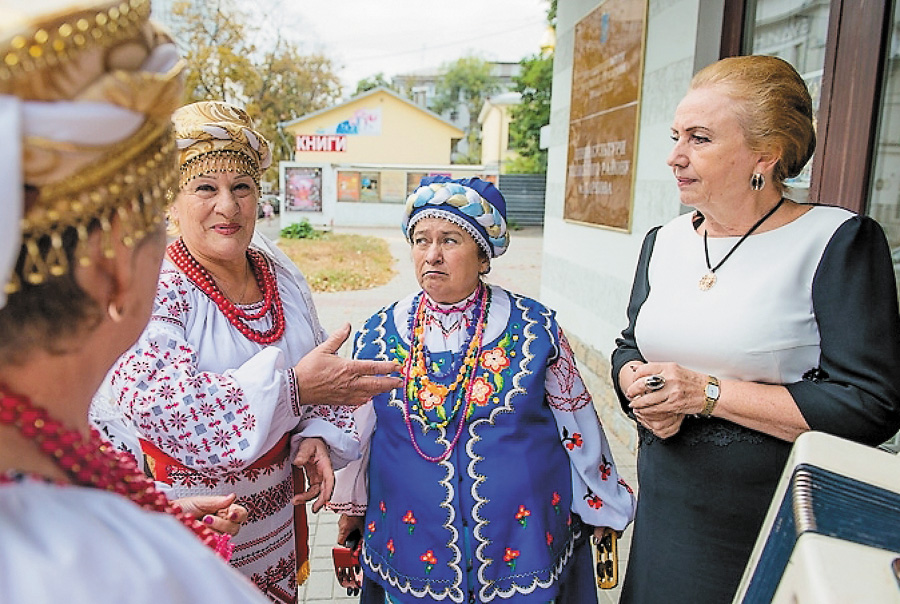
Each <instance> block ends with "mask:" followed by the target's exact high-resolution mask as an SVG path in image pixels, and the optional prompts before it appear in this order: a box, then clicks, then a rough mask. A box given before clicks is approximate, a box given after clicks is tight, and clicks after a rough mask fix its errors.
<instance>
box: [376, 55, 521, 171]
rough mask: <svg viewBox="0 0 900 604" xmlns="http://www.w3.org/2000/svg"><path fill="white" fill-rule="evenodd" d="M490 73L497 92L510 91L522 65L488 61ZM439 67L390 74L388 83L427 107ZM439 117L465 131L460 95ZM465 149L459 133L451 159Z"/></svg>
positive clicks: (440, 72)
mask: <svg viewBox="0 0 900 604" xmlns="http://www.w3.org/2000/svg"><path fill="white" fill-rule="evenodd" d="M490 66H491V75H492V76H493V77H494V78H495V80H496V82H497V86H498V92H497V94H502V93H504V92H510V91H511V90H512V89H513V86H514V82H513V78H514V77H516V76H518V75H519V72H520V71H521V70H522V66H521V65H519V64H518V63H506V62H490ZM444 73H445V72H444V70H443V69H442V68H433V69H420V70H417V71H412V72H410V73H407V74H400V75H396V76H394V77H392V78H391V85H392V86H393V87H394V88H395V89H396V90H397V91H398V92H399V93H400V94H401V95H402V96H405V97H407V98H408V99H410V100H411V101H412V102H413V103H415V104H416V105H419V106H420V107H423V108H425V109H429V110H431V105H432V103H433V101H434V98H435V96H436V92H435V91H436V90H437V85H438V82H440V80H441V78H442V77H443V76H444ZM441 117H442V118H444V119H445V120H447V121H448V122H450V123H451V124H453V125H454V126H456V127H457V128H459V129H461V130H462V131H463V132H466V133H467V134H468V131H469V120H470V118H471V115H470V114H469V109H468V107H467V106H466V104H465V103H464V102H463V101H462V99H460V101H459V103H458V104H457V105H456V107H455V108H453V109H450V110H448V111H445V112H444V113H443V114H441ZM467 152H468V143H467V141H466V138H465V137H463V138H462V139H461V140H460V141H459V142H458V143H457V146H456V149H455V151H454V159H456V157H457V156H463V155H465V154H466V153H467Z"/></svg>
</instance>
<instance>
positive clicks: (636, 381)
mask: <svg viewBox="0 0 900 604" xmlns="http://www.w3.org/2000/svg"><path fill="white" fill-rule="evenodd" d="M628 372H629V370H628V369H627V368H626V369H625V370H623V374H624V375H625V376H627V373H628ZM651 376H661V377H662V378H663V380H662V382H663V384H662V386H658V387H657V388H656V389H654V388H652V387H651V386H652V385H653V382H654V381H657V383H658V380H650V382H649V386H648V378H651ZM630 377H631V383H630V384H629V385H628V386H627V388H624V393H625V397H626V398H627V399H628V400H629V401H631V402H630V404H629V406H630V407H631V410H632V412H633V413H634V417H635V418H636V419H637V421H638V422H639V423H640V424H641V425H642V426H644V427H645V428H647V429H648V430H650V431H651V432H653V434H655V435H656V436H658V437H659V438H669V437H670V436H673V435H674V434H676V433H678V431H679V430H680V429H681V422H682V421H683V420H684V416H685V415H690V414H695V413H699V412H700V411H701V410H702V409H703V406H704V403H705V398H704V390H703V389H704V387H705V386H706V376H704V375H701V374H699V373H697V372H694V371H690V370H689V369H685V368H684V367H682V366H681V365H678V364H676V363H644V364H642V365H636V366H634V367H633V372H632V374H631V376H630ZM626 379H627V377H623V379H622V381H623V382H624V381H625V380H626Z"/></svg>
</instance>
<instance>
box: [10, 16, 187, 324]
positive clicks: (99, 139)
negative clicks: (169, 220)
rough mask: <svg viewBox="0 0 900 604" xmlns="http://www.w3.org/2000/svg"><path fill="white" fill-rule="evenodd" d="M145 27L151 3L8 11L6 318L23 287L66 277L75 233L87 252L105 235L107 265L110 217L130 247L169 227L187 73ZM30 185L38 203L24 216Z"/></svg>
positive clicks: (172, 50) (158, 35) (160, 35)
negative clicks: (174, 118) (93, 239)
mask: <svg viewBox="0 0 900 604" xmlns="http://www.w3.org/2000/svg"><path fill="white" fill-rule="evenodd" d="M48 4H49V5H53V4H56V5H57V6H56V7H54V8H48ZM13 5H14V6H13ZM149 15H150V0H118V1H116V2H110V1H108V0H107V1H103V2H98V1H97V0H93V1H84V0H82V1H80V2H71V0H70V3H69V4H68V5H64V4H63V3H62V2H61V1H60V2H56V1H55V0H53V1H50V2H47V1H44V2H35V3H29V2H24V1H20V0H15V1H14V2H13V1H10V0H0V132H2V134H3V140H4V141H13V144H12V147H13V148H14V151H11V152H7V153H6V154H5V155H3V156H2V157H0V160H2V164H0V165H2V169H3V170H4V178H3V179H0V180H4V181H8V182H12V184H11V185H4V184H2V183H0V189H2V190H0V195H2V198H0V223H3V222H11V223H12V224H13V225H16V223H18V225H17V226H18V228H14V227H11V228H10V229H9V230H10V233H11V234H12V236H13V238H12V242H11V244H10V245H8V246H6V247H5V248H3V249H2V250H0V278H3V281H7V283H6V287H5V290H4V294H3V295H0V307H2V306H3V304H4V303H5V294H8V293H12V292H15V291H17V290H18V289H19V288H20V287H21V285H22V283H21V281H20V280H19V275H21V278H22V279H24V280H25V281H27V282H28V283H30V284H40V283H42V282H44V281H45V280H46V279H48V278H50V277H53V276H58V275H63V274H65V273H66V272H68V271H69V270H70V266H69V261H68V258H67V256H66V253H65V250H64V249H63V243H62V241H63V236H64V234H65V233H66V232H67V231H70V230H71V231H74V233H75V234H76V235H77V237H78V240H79V242H84V241H85V240H86V239H87V236H88V229H89V227H90V226H91V225H92V224H94V223H97V224H99V226H100V228H101V229H102V232H103V237H102V243H103V251H104V253H105V254H106V255H107V256H110V255H111V254H112V249H113V248H112V244H111V241H110V239H109V238H110V223H111V221H112V219H113V217H114V216H116V215H118V217H119V219H120V221H121V223H122V227H123V233H124V235H123V237H124V242H125V243H126V244H133V243H134V242H136V241H139V240H141V239H142V238H143V237H144V235H145V234H146V233H147V231H148V230H149V229H151V228H153V227H154V226H155V225H156V224H157V223H159V221H161V220H162V219H163V217H164V216H165V205H166V191H167V190H168V189H169V188H171V187H172V186H174V182H175V178H176V176H177V171H176V170H177V163H176V161H177V155H176V149H175V143H174V137H173V134H172V128H171V121H170V120H171V115H172V112H173V111H174V109H175V108H176V107H177V105H178V100H179V98H180V96H181V92H182V78H181V74H182V72H183V68H184V62H183V61H182V60H181V59H180V58H179V56H178V51H177V49H176V47H175V45H174V43H173V42H172V40H171V38H169V37H168V35H166V34H165V33H164V32H162V31H161V30H160V29H158V28H157V27H156V26H154V25H153V24H152V23H151V22H149V20H148V18H149ZM10 175H11V176H12V177H11V178H9V179H7V178H6V177H7V176H10ZM23 184H24V185H26V186H27V187H29V188H32V189H33V190H34V192H35V193H36V195H34V196H33V197H29V200H30V201H31V202H30V203H29V204H28V205H27V206H26V205H25V201H24V199H25V197H24V189H23V186H22V185H23ZM19 218H21V220H18V219H19ZM80 247H81V246H79V248H80ZM76 256H77V258H78V261H79V262H81V263H86V262H88V260H87V256H86V255H85V251H84V250H81V249H79V250H78V251H77V252H76ZM17 264H19V270H18V271H16V270H14V267H15V266H16V265H17ZM17 273H18V274H17Z"/></svg>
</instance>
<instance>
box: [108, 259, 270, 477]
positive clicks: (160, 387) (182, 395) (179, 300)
mask: <svg viewBox="0 0 900 604" xmlns="http://www.w3.org/2000/svg"><path fill="white" fill-rule="evenodd" d="M179 281H180V282H182V283H183V278H181V277H180V276H179V275H171V274H170V275H167V279H164V280H162V282H161V284H160V287H159V289H158V292H157V298H156V308H155V309H154V318H156V319H160V320H166V321H168V322H171V323H176V324H179V323H180V324H182V325H183V322H182V317H183V313H184V312H188V311H190V305H189V304H188V303H187V301H186V299H185V297H184V294H185V293H186V292H184V290H180V291H179V289H178V282H179ZM196 363H197V359H196V354H195V353H194V351H193V350H192V349H191V347H190V346H188V345H187V344H186V343H185V342H184V341H183V340H180V339H177V338H175V337H173V336H169V335H167V334H164V332H160V333H159V335H158V336H157V337H156V338H155V339H153V340H148V339H146V336H144V337H142V338H141V340H140V341H139V342H138V344H137V345H136V346H135V347H134V348H132V349H131V350H129V351H128V352H127V353H126V354H125V355H124V356H123V357H122V358H120V359H119V361H118V362H117V364H116V366H115V370H114V372H113V374H112V387H113V390H114V392H116V395H117V401H118V404H119V405H121V406H122V408H123V411H124V414H125V416H126V417H127V418H128V419H129V420H130V421H132V422H133V423H134V424H135V425H136V426H137V427H138V430H139V432H140V433H141V436H142V438H145V439H146V440H148V441H150V442H152V443H153V444H154V445H155V446H157V447H158V448H160V449H161V450H163V451H165V452H167V453H168V454H169V455H172V456H173V457H175V458H176V459H178V460H179V461H180V462H182V463H183V464H184V465H186V466H188V467H191V468H193V469H195V470H197V471H199V472H201V473H203V474H206V475H207V476H210V477H217V476H220V475H222V474H223V473H227V472H231V471H234V470H236V469H240V468H241V467H242V466H243V465H245V461H242V460H241V459H240V458H239V457H236V453H238V449H244V448H247V447H249V446H250V443H249V442H248V440H247V436H248V434H247V433H248V432H252V431H253V430H254V429H256V427H257V420H256V416H255V415H254V414H253V413H250V411H249V409H250V406H249V405H248V404H247V403H246V401H245V398H244V393H243V391H242V390H241V388H240V387H239V386H238V385H237V383H236V382H235V381H234V380H233V379H231V378H228V377H225V376H223V375H217V374H213V373H205V372H198V371H197V369H196Z"/></svg>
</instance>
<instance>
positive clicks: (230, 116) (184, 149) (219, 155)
mask: <svg viewBox="0 0 900 604" xmlns="http://www.w3.org/2000/svg"><path fill="white" fill-rule="evenodd" d="M172 121H173V122H174V123H175V137H176V139H177V144H178V149H179V151H180V154H181V155H180V159H181V161H180V164H181V178H180V182H179V188H181V187H184V185H186V184H187V183H188V182H190V181H191V180H193V179H194V178H197V177H198V176H200V175H202V174H211V173H213V172H239V173H241V174H247V175H248V176H250V177H251V178H252V179H253V181H254V182H255V183H256V185H257V187H258V186H259V177H260V174H261V172H262V171H263V170H265V169H266V168H268V167H269V166H270V165H272V154H271V152H270V151H269V142H268V141H267V140H266V139H265V138H264V137H263V135H262V134H260V133H259V132H257V131H256V130H254V128H253V120H251V119H250V116H249V115H247V112H246V111H244V110H243V109H241V108H240V107H236V106H235V105H231V104H229V103H224V102H222V101H200V102H197V103H191V104H190V105H186V106H184V107H182V108H181V109H179V110H178V111H176V112H175V115H174V116H172Z"/></svg>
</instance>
